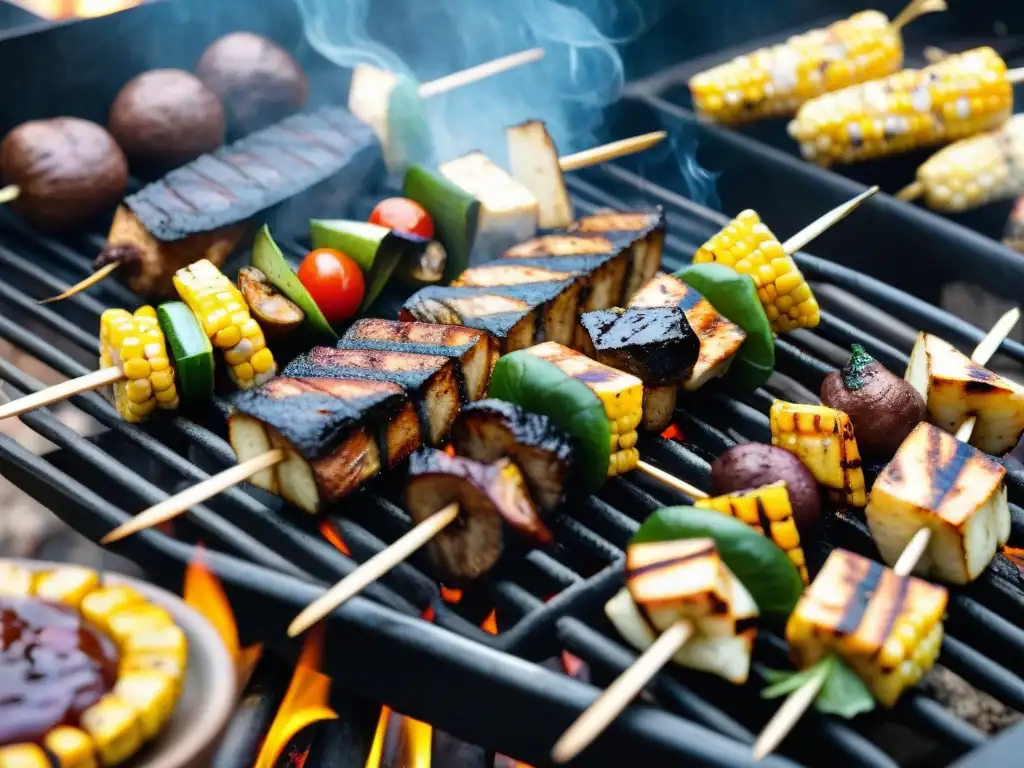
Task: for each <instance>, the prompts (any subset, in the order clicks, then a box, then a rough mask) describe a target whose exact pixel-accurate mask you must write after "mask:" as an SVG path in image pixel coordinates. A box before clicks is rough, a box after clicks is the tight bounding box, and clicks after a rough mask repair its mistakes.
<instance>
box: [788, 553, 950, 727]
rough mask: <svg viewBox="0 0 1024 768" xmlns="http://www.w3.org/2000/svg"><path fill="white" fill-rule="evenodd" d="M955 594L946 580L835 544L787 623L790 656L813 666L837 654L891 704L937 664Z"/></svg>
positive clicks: (878, 696) (884, 702)
mask: <svg viewBox="0 0 1024 768" xmlns="http://www.w3.org/2000/svg"><path fill="white" fill-rule="evenodd" d="M947 601H948V595H947V593H946V590H945V589H943V588H942V587H939V586H936V585H934V584H929V583H928V582H926V581H922V580H921V579H916V578H913V577H900V576H897V575H896V574H895V573H893V571H891V570H889V569H888V568H885V567H884V566H882V565H879V564H878V563H875V562H872V561H871V560H868V559H867V558H865V557H861V556H860V555H855V554H853V553H852V552H846V551H844V550H841V549H836V550H833V551H832V553H831V554H830V555H829V557H828V560H826V561H825V565H824V566H822V569H821V571H820V572H819V573H818V575H817V577H816V578H815V579H814V581H813V582H812V584H811V586H810V587H808V589H807V591H806V592H804V595H803V597H801V598H800V602H799V603H797V606H796V610H794V611H793V615H792V616H790V618H789V622H788V623H787V624H786V641H787V642H788V643H789V648H790V656H791V657H792V659H793V663H794V664H796V665H797V667H800V668H805V667H809V666H812V665H813V664H815V663H817V662H818V661H820V660H821V658H822V657H823V656H824V655H825V654H828V653H835V654H837V655H838V656H839V657H840V658H841V659H842V660H843V661H844V662H846V663H847V664H849V665H850V666H851V667H852V668H853V669H854V670H855V671H856V672H857V674H858V675H859V676H860V678H861V679H862V680H863V681H864V682H865V683H866V684H867V686H868V688H870V689H871V693H872V694H873V695H874V697H875V698H876V699H877V700H878V702H879V703H880V704H882V706H885V707H891V706H893V705H894V704H895V703H896V701H897V700H898V699H899V697H900V695H901V694H902V693H903V692H904V691H905V690H907V689H908V688H912V687H913V686H915V685H916V684H917V683H918V682H919V681H920V680H921V678H922V677H924V675H925V673H926V672H928V670H930V669H931V668H932V665H934V664H935V659H936V658H937V657H938V655H939V648H940V646H941V645H942V617H943V615H944V614H945V612H946V604H947Z"/></svg>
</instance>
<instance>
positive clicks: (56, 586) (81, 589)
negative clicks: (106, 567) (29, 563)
mask: <svg viewBox="0 0 1024 768" xmlns="http://www.w3.org/2000/svg"><path fill="white" fill-rule="evenodd" d="M99 584H100V575H99V574H98V573H96V571H91V570H89V569H88V568H77V567H73V566H67V567H64V568H58V569H56V570H54V571H47V572H46V573H42V574H40V575H39V577H38V578H37V579H36V597H38V598H40V599H42V600H50V601H52V602H55V603H63V604H64V605H70V606H72V607H75V608H77V607H78V605H79V604H80V603H81V602H82V598H84V597H85V596H86V595H88V594H89V593H90V592H92V591H93V590H94V589H96V588H97V587H98V586H99Z"/></svg>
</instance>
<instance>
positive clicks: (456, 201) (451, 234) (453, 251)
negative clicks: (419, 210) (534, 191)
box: [402, 165, 480, 283]
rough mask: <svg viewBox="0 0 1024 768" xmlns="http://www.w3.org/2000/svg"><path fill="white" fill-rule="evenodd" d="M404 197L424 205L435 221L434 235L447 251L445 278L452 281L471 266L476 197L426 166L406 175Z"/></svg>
mask: <svg viewBox="0 0 1024 768" xmlns="http://www.w3.org/2000/svg"><path fill="white" fill-rule="evenodd" d="M402 196H403V197H407V198H409V199H410V200H412V201H414V202H417V203H419V204H420V205H422V206H423V208H424V209H425V210H426V212H427V213H428V214H430V218H431V219H432V220H433V222H434V236H435V237H436V238H437V239H438V240H439V241H440V242H441V244H442V245H443V246H444V247H445V249H446V250H447V251H448V263H447V264H446V265H445V269H444V275H443V280H444V282H446V283H450V282H451V281H452V280H454V279H455V278H456V277H458V276H459V275H461V274H462V273H463V271H464V270H465V269H466V267H468V266H469V255H470V253H472V252H473V241H474V240H475V238H476V227H477V222H478V220H479V218H480V203H479V202H478V201H477V199H476V198H475V197H473V196H472V195H470V194H469V193H467V192H464V191H463V190H462V189H461V188H460V187H458V186H456V185H455V184H453V183H452V182H450V181H448V179H446V178H444V177H443V176H441V175H439V174H437V173H434V172H433V171H432V170H430V169H429V168H427V167H426V166H423V165H413V166H412V167H411V168H409V170H408V171H407V172H406V174H405V183H404V184H403V185H402Z"/></svg>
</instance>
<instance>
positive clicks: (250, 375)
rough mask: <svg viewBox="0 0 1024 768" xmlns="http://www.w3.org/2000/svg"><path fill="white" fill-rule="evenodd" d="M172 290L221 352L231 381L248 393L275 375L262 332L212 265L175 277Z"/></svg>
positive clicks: (190, 268)
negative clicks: (176, 292) (174, 290)
mask: <svg viewBox="0 0 1024 768" xmlns="http://www.w3.org/2000/svg"><path fill="white" fill-rule="evenodd" d="M174 287H175V289H176V290H177V291H178V294H179V295H180V296H181V299H182V301H184V302H185V303H186V304H188V306H189V308H190V309H191V310H192V311H193V312H194V313H195V315H196V317H197V318H198V320H199V324H200V325H202V326H203V332H204V333H205V334H206V335H207V336H208V337H209V338H210V341H211V342H212V343H213V346H215V347H217V348H218V349H220V350H222V351H223V353H224V361H225V362H226V363H227V364H228V367H229V371H230V374H231V380H232V381H234V382H235V384H237V385H238V388H239V389H251V388H252V387H255V386H257V385H259V384H262V383H263V382H264V381H266V380H267V379H269V378H271V377H272V376H274V375H275V374H276V373H277V363H276V362H274V355H273V353H272V352H271V351H270V349H269V348H268V347H267V342H266V339H264V337H263V330H262V329H261V328H260V326H259V323H257V322H256V320H255V319H253V317H252V316H251V315H250V314H249V308H248V306H246V303H245V297H243V296H242V294H241V293H240V292H239V290H238V289H237V288H236V287H235V285H234V283H232V282H231V281H230V280H228V279H227V277H225V276H224V273H223V272H221V271H220V270H219V269H217V267H215V266H214V265H213V263H212V262H210V261H207V260H206V259H202V260H201V261H197V262H195V263H194V264H191V265H189V266H187V267H185V268H184V269H179V270H178V271H177V272H175V274H174Z"/></svg>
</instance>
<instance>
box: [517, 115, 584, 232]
mask: <svg viewBox="0 0 1024 768" xmlns="http://www.w3.org/2000/svg"><path fill="white" fill-rule="evenodd" d="M505 139H506V142H507V144H508V159H509V165H510V166H511V167H512V176H513V177H514V178H515V179H516V181H518V182H519V183H520V184H522V185H523V186H524V187H526V188H527V189H528V190H530V192H531V193H532V194H533V196H534V197H535V198H536V199H537V204H538V223H539V225H540V227H541V228H543V229H560V228H562V227H567V226H569V225H570V224H572V220H573V211H572V201H571V200H570V199H569V190H568V189H566V186H565V179H564V178H562V166H561V165H560V163H559V160H558V150H557V149H555V143H554V142H553V141H552V140H551V136H550V135H549V134H548V130H547V128H546V127H545V126H544V123H543V122H541V121H540V120H530V121H528V122H525V123H522V124H520V125H513V126H511V127H509V128H506V129H505Z"/></svg>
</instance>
